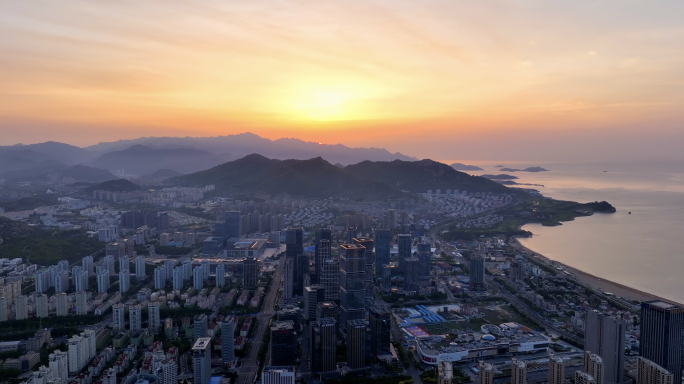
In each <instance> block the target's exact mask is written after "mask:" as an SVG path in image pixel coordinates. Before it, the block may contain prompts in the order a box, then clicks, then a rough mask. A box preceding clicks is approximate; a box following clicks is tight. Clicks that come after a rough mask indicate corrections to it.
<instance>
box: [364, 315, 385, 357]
mask: <svg viewBox="0 0 684 384" xmlns="http://www.w3.org/2000/svg"><path fill="white" fill-rule="evenodd" d="M368 320H369V321H368V322H369V326H370V344H371V345H370V353H371V356H372V357H373V358H374V359H375V360H376V361H377V360H378V357H379V356H383V355H389V354H390V353H391V352H390V330H391V322H390V313H389V311H388V310H386V309H384V308H380V307H371V308H369V309H368Z"/></svg>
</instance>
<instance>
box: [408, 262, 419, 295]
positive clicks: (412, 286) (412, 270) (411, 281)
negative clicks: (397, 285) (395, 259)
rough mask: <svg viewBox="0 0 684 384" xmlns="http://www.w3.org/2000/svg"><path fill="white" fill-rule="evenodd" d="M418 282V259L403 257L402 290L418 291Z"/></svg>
mask: <svg viewBox="0 0 684 384" xmlns="http://www.w3.org/2000/svg"><path fill="white" fill-rule="evenodd" d="M419 282H420V260H418V258H417V257H408V258H406V259H404V291H407V292H413V291H418V289H419V284H418V283H419Z"/></svg>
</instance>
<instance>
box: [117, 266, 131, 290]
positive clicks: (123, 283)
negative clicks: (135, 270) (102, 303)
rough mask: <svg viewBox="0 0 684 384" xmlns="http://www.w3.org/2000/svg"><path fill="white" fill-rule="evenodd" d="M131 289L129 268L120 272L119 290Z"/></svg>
mask: <svg viewBox="0 0 684 384" xmlns="http://www.w3.org/2000/svg"><path fill="white" fill-rule="evenodd" d="M129 289H131V273H130V271H129V270H128V269H124V270H122V271H121V272H119V292H121V293H125V292H128V290H129Z"/></svg>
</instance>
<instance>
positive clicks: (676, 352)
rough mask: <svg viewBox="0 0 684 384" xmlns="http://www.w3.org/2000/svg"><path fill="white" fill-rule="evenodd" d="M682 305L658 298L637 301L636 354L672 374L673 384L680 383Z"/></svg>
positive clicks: (683, 320) (683, 322)
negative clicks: (639, 317) (637, 328)
mask: <svg viewBox="0 0 684 384" xmlns="http://www.w3.org/2000/svg"><path fill="white" fill-rule="evenodd" d="M683 327H684V308H683V307H681V306H678V305H674V304H670V303H666V302H664V301H660V300H653V301H646V302H643V303H641V340H640V350H639V356H641V357H643V358H646V359H648V360H650V361H652V362H654V363H656V364H657V365H659V366H661V367H663V368H665V369H667V370H668V372H672V373H673V375H674V376H673V383H674V384H681V382H682V375H681V372H682V328H683Z"/></svg>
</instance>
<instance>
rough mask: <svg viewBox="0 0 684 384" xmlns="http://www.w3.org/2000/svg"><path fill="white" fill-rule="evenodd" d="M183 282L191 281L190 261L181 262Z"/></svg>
mask: <svg viewBox="0 0 684 384" xmlns="http://www.w3.org/2000/svg"><path fill="white" fill-rule="evenodd" d="M183 280H192V260H189V259H187V260H184V261H183Z"/></svg>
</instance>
